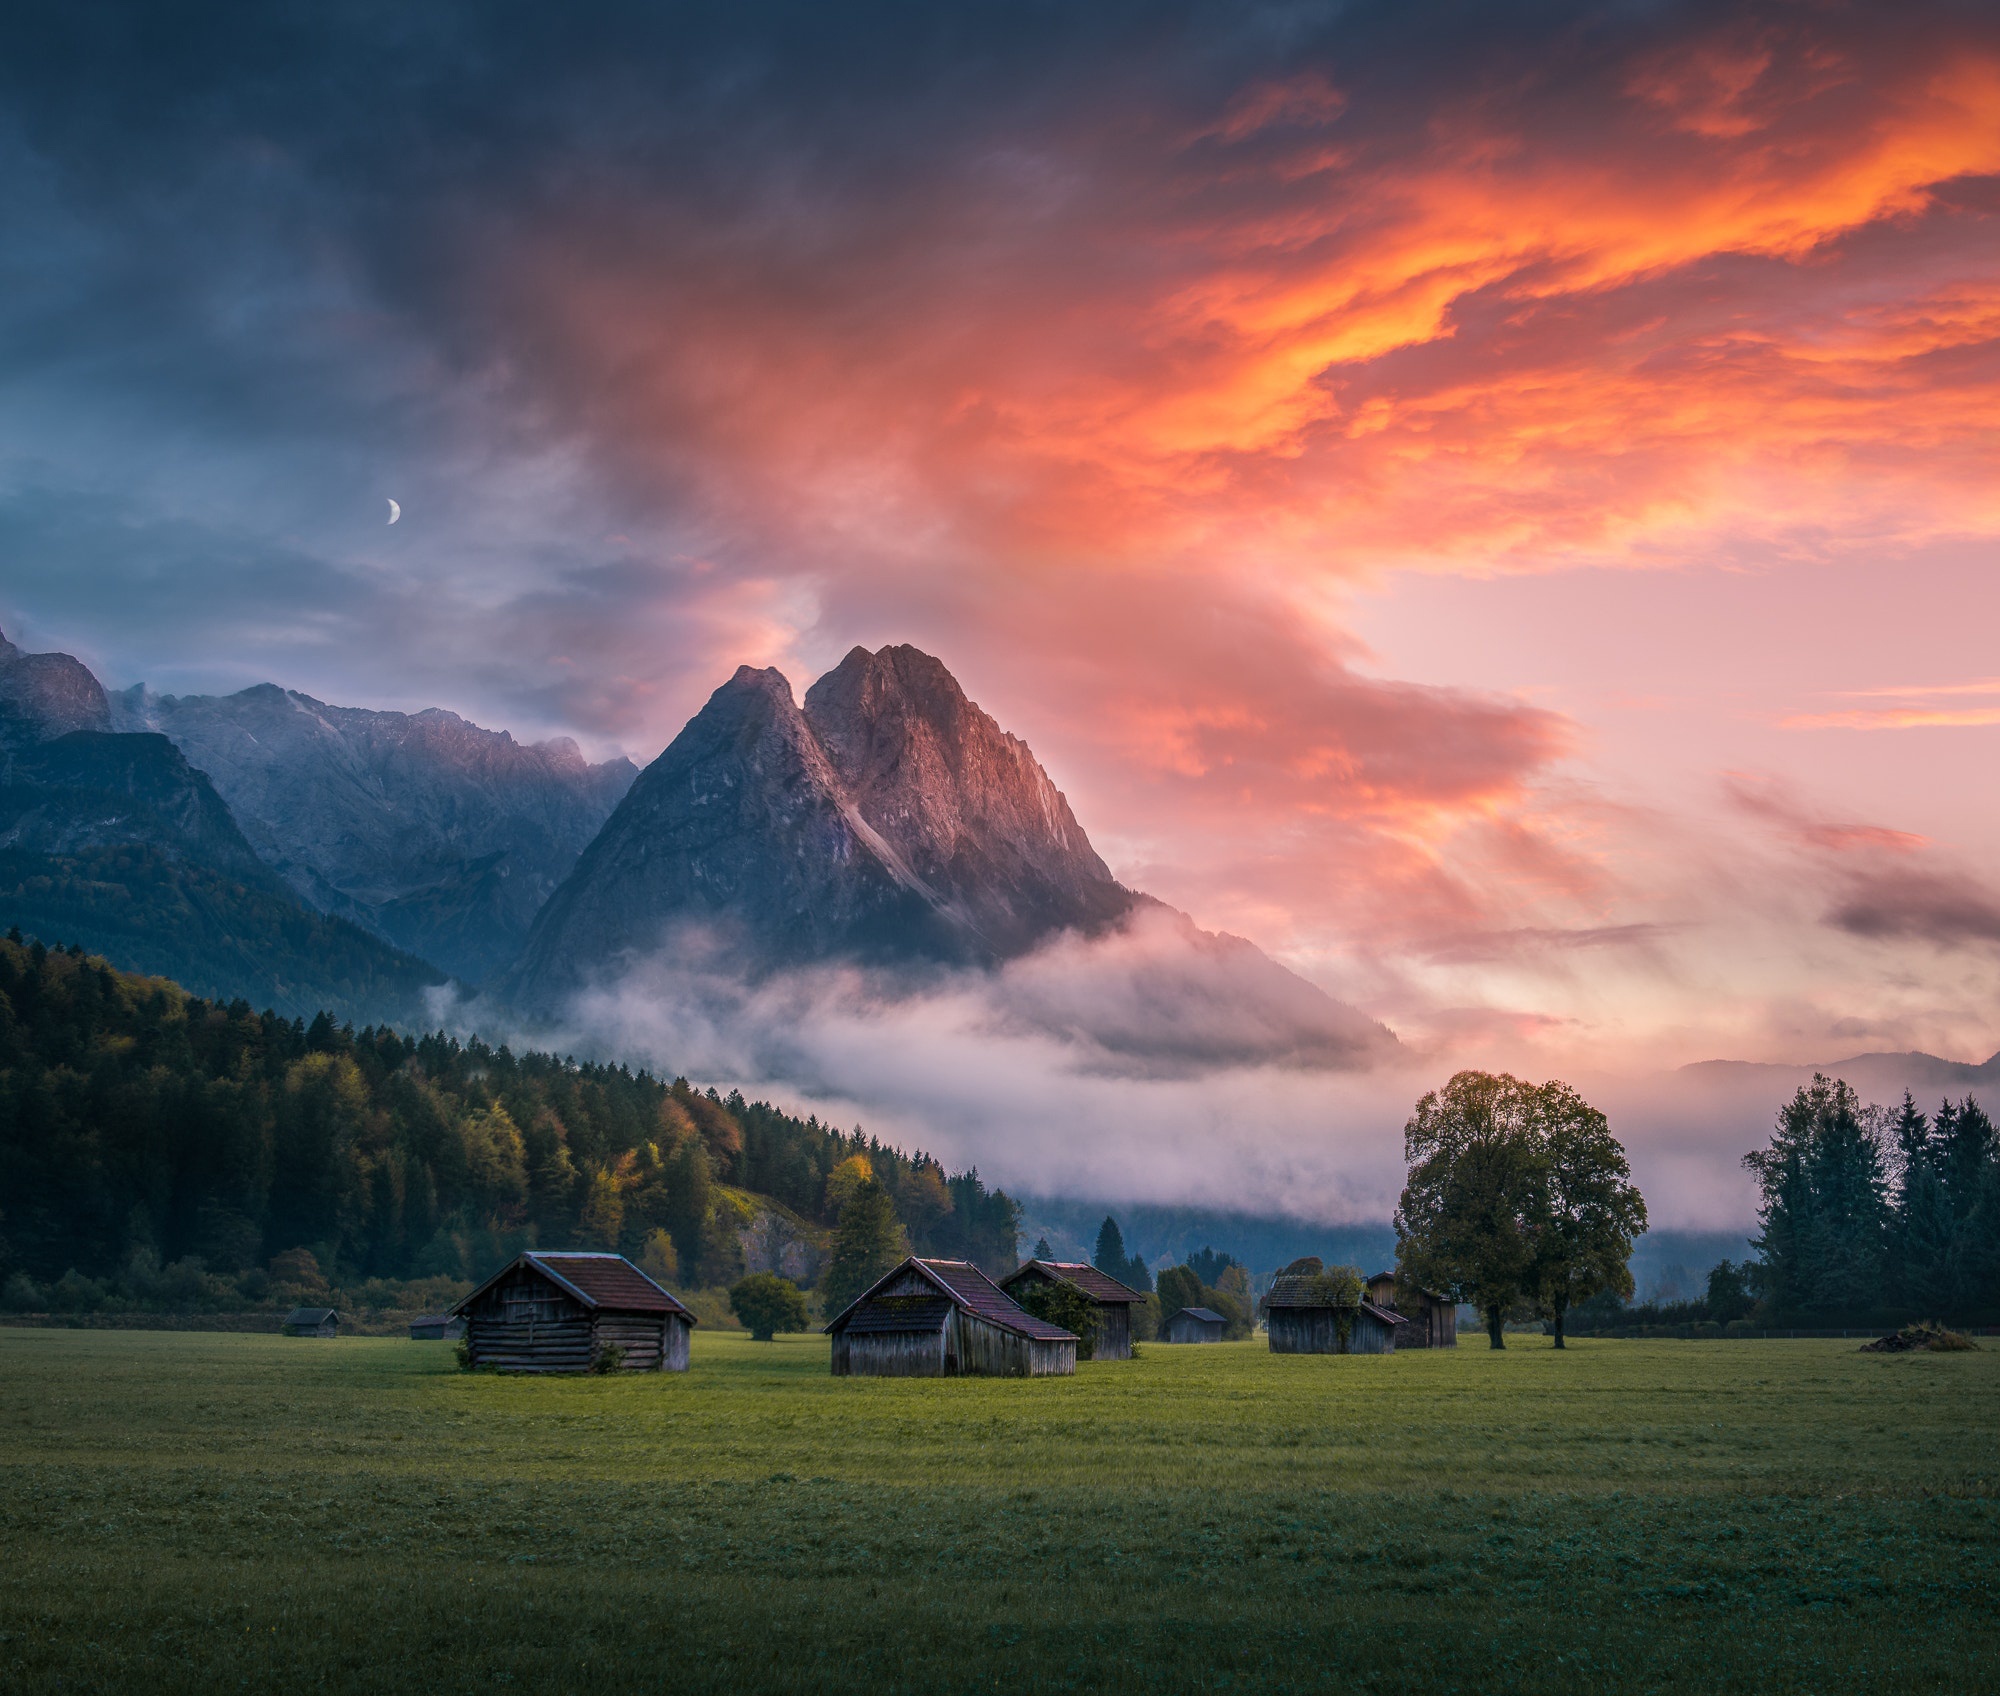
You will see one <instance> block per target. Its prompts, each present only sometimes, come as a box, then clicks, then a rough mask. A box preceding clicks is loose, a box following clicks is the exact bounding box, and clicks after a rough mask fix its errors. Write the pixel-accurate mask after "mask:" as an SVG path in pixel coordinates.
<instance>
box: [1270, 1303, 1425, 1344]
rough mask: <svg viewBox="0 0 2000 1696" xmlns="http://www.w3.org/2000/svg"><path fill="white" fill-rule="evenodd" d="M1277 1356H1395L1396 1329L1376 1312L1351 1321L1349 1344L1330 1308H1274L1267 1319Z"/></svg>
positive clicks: (1355, 1316)
mask: <svg viewBox="0 0 2000 1696" xmlns="http://www.w3.org/2000/svg"><path fill="white" fill-rule="evenodd" d="M1265 1324H1266V1326H1267V1327H1268V1329H1269V1333H1270V1338H1271V1352H1272V1353H1273V1354H1394V1353H1395V1352H1396V1328H1395V1327H1394V1326H1392V1325H1385V1324H1383V1323H1382V1321H1381V1320H1379V1319H1377V1318H1376V1317H1375V1316H1374V1315H1373V1314H1372V1313H1367V1312H1363V1311H1360V1310H1356V1311H1355V1312H1353V1313H1352V1314H1351V1315H1350V1316H1349V1318H1348V1330H1347V1345H1346V1347H1344V1348H1343V1347H1342V1346H1341V1342H1340V1327H1339V1325H1338V1323H1337V1322H1336V1318H1335V1314H1334V1310H1333V1309H1332V1308H1330V1307H1274V1308H1272V1309H1271V1310H1270V1311H1269V1313H1268V1314H1266V1316H1265Z"/></svg>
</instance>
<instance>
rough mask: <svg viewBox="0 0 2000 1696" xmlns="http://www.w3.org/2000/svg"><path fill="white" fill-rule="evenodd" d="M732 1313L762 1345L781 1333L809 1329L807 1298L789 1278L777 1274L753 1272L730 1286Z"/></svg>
mask: <svg viewBox="0 0 2000 1696" xmlns="http://www.w3.org/2000/svg"><path fill="white" fill-rule="evenodd" d="M729 1310H730V1312H732V1313H734V1314H735V1315H736V1317H737V1318H738V1319H740V1320H741V1321H742V1322H743V1325H744V1328H745V1329H746V1330H748V1331H749V1333H750V1335H751V1336H752V1337H754V1338H756V1340H757V1341H758V1342H760V1343H768V1342H770V1341H771V1339H772V1338H773V1337H775V1336H776V1335H777V1334H778V1333H779V1332H780V1331H803V1330H805V1329H806V1323H807V1321H806V1298H805V1297H804V1296H803V1295H801V1294H800V1293H799V1287H798V1285H796V1284H795V1283H793V1282H792V1281H791V1279H789V1278H780V1277H779V1276H778V1275H777V1273H775V1272H752V1273H751V1274H750V1275H749V1276H748V1277H745V1278H739V1279H737V1280H736V1282H735V1283H734V1284H732V1285H730V1287H729Z"/></svg>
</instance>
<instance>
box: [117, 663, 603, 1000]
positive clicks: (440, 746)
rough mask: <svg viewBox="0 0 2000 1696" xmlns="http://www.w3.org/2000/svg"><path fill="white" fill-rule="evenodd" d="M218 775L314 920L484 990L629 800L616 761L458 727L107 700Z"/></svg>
mask: <svg viewBox="0 0 2000 1696" xmlns="http://www.w3.org/2000/svg"><path fill="white" fill-rule="evenodd" d="M109 710H110V718H111V723H112V725H113V726H114V727H115V728H116V729H118V730H121V731H126V732H135V731H158V732H160V733H162V734H164V735H165V736H166V737H167V738H168V739H169V740H170V741H171V742H172V743H173V744H174V746H175V747H176V748H178V749H179V750H180V751H181V752H182V753H183V754H185V755H186V756H187V759H188V761H189V762H190V763H191V764H192V765H194V766H196V767H198V768H199V769H200V770H202V771H203V772H205V773H207V774H208V776H209V778H210V779H211V780H212V781H213V783H214V784H215V788H216V791H217V793H218V794H220V795H221V797H222V798H223V800H224V801H226V802H227V803H228V804H229V808H230V811H231V812H232V813H233V814H234V815H235V818H236V821H237V823H238V824H239V825H240V826H241V827H242V831H243V834H244V836H245V837H246V838H247V839H248V840H249V842H250V845H251V847H252V848H253V849H255V851H256V853H257V855H258V857H259V858H260V859H262V860H263V861H264V863H265V864H267V865H269V866H270V867H271V868H272V869H273V870H275V871H276V872H277V873H278V874H279V876H281V877H282V878H283V879H284V880H285V882H286V883H288V884H289V885H290V886H291V888H292V889H293V890H294V891H295V892H296V893H297V894H298V895H299V897H300V898H301V899H302V900H304V901H305V902H306V903H307V904H308V905H310V906H312V907H314V908H317V909H318V910H319V911H321V912H325V913H331V914H336V915H338V916H340V917H342V918H346V919H350V920H352V921H353V922H354V923H355V924H357V925H359V926H361V927H362V929H364V930H367V931H370V932H372V933H373V934H374V935H376V936H378V937H380V938H381V939H382V940H383V941H385V942H388V943H391V944H393V945H394V946H396V947H398V948H401V949H404V950H407V951H408V952H409V953H411V954H415V955H418V956H421V957H422V958H424V959H427V960H429V961H431V962H432V963H434V964H435V965H437V966H439V967H442V968H443V969H444V970H445V971H447V972H449V973H450V974H451V975H452V976H454V977H456V978H459V979H461V980H463V981H465V982H467V983H479V982H481V981H482V980H484V979H485V978H487V977H489V976H490V975H491V974H492V973H494V972H496V971H498V970H499V969H500V968H501V967H503V966H505V965H506V964H507V963H508V962H509V961H511V960H512V959H513V958H514V956H515V955H516V954H518V953H519V952H520V949H521V945H522V943H523V942H524V941H526V939H527V935H528V929H529V926H530V925H532V924H533V922H534V918H535V915H536V913H538V912H539V911H540V910H541V907H542V904H543V903H544V902H545V901H547V900H548V898H549V896H550V895H551V894H552V893H553V892H554V890H555V888H556V886H557V885H558V884H559V883H561V881H562V880H563V878H564V877H565V876H566V875H567V874H568V872H569V870H570V868H571V867H573V866H574V865H575V864H576V859H577V856H578V855H579V854H581V853H582V852H583V850H584V848H585V847H586V846H587V845H588V844H589V842H590V840H591V838H592V837H594V836H595V835H596V834H597V831H598V828H599V827H600V826H601V825H602V824H603V823H604V821H605V819H606V818H607V817H608V816H609V815H610V812H611V809H612V808H613V807H614V806H616V805H617V803H618V800H619V798H620V797H621V796H623V795H624V793H625V791H626V790H627V789H628V788H630V787H631V784H632V779H633V778H634V777H635V776H636V775H637V768H636V767H634V766H633V764H632V762H631V761H630V760H628V759H625V758H623V757H620V758H618V759H614V760H607V761H605V762H604V763H603V764H601V765H592V764H590V763H588V762H587V761H586V760H585V759H584V757H583V755H582V753H581V752H580V751H579V750H578V748H577V745H576V744H575V743H574V742H572V741H570V740H569V739H568V738H567V737H563V738H559V739H557V740H555V741H550V742H539V743H532V744H523V743H520V742H516V741H515V740H514V738H513V737H512V736H510V735H508V733H507V732H506V731H504V730H484V729H481V728H480V727H479V726H478V725H476V724H468V723H467V722H466V721H465V720H464V719H462V718H460V717H459V716H458V715H457V714H456V713H450V712H445V711H443V710H441V709H439V708H435V707H434V708H431V709H430V710H428V711H425V712H419V713H398V712H374V711H369V710H366V709H363V708H358V707H334V706H328V705H327V704H326V703H325V702H323V701H316V700H314V699H313V698H312V697H311V696H310V695H302V694H300V693H299V692H298V691H296V690H291V689H280V688H278V687H277V686H276V685H274V684H269V683H264V684H259V685H257V686H256V687H255V688H251V689H244V690H241V691H239V692H238V693H236V694H234V695H223V696H215V695H155V694H152V693H150V692H149V691H148V690H146V689H145V687H144V686H143V685H141V686H137V687H134V688H132V689H129V690H125V691H123V692H121V693H119V694H116V695H113V696H111V697H110V698H109Z"/></svg>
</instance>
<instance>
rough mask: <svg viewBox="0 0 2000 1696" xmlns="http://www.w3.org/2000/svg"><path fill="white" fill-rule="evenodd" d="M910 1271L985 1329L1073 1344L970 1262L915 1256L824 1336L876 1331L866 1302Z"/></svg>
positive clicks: (875, 1286) (842, 1315)
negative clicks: (985, 1325)
mask: <svg viewBox="0 0 2000 1696" xmlns="http://www.w3.org/2000/svg"><path fill="white" fill-rule="evenodd" d="M912 1269H914V1270H915V1271H916V1272H917V1274H918V1275H919V1276H920V1277H922V1278H923V1279H924V1280H925V1281H926V1282H927V1283H929V1284H930V1285H931V1286H932V1287H933V1288H934V1289H936V1290H937V1291H938V1292H939V1294H941V1295H942V1296H943V1297H944V1298H945V1299H946V1300H947V1301H949V1302H950V1303H951V1304H952V1305H953V1306H954V1307H958V1308H962V1309H963V1310H964V1311H965V1312H967V1313H970V1314H972V1315H973V1316H974V1317H975V1318H979V1319H984V1320H985V1321H986V1322H987V1323H988V1324H989V1325H998V1326H999V1327H1000V1328H1001V1329H1002V1330H1006V1331H1014V1332H1017V1333H1018V1334H1019V1335H1021V1336H1023V1337H1031V1338H1033V1339H1034V1340H1035V1341H1036V1342H1038V1343H1073V1342H1075V1341H1076V1336H1075V1333H1074V1332H1070V1331H1065V1330H1064V1329H1063V1328H1062V1327H1061V1326H1060V1325H1051V1324H1050V1323H1049V1322H1048V1321H1047V1320H1046V1319H1037V1318H1036V1317H1035V1316H1034V1315H1033V1314H1032V1313H1030V1312H1029V1311H1028V1310H1027V1309H1026V1308H1024V1307H1023V1306H1021V1304H1020V1303H1019V1302H1017V1301H1015V1300H1014V1298H1013V1297H1012V1296H1010V1295H1009V1294H1008V1293H1007V1292H1006V1291H1005V1290H1003V1289H1001V1287H1000V1286H999V1285H998V1284H996V1283H994V1282H993V1280H992V1279H991V1278H989V1277H987V1276H986V1274H985V1273H984V1272H982V1271H980V1270H979V1268H978V1267H977V1266H974V1265H973V1264H972V1262H971V1261H969V1260H919V1259H918V1258H917V1257H916V1256H915V1255H911V1256H910V1258H909V1259H908V1260H905V1261H904V1262H902V1264H901V1265H899V1266H896V1267H894V1268H893V1269H891V1270H890V1271H888V1272H886V1273H884V1274H883V1275H882V1276H881V1277H880V1278H878V1279H876V1280H875V1282H874V1283H872V1284H871V1285H869V1286H868V1288H867V1289H866V1290H864V1291H863V1292H862V1293H861V1294H860V1295H858V1296H856V1297H855V1298H854V1300H853V1301H852V1302H850V1303H849V1304H848V1305H847V1307H845V1308H844V1309H843V1310H842V1311H841V1312H840V1314H839V1315H838V1316H837V1317H836V1318H835V1319H834V1320H833V1321H832V1322H831V1323H830V1324H829V1325H828V1326H827V1328H826V1329H827V1334H828V1335H829V1336H831V1335H832V1334H833V1333H834V1332H836V1331H844V1330H848V1329H850V1328H852V1329H857V1330H866V1329H872V1328H876V1327H873V1326H872V1325H871V1324H870V1321H869V1318H868V1305H869V1298H870V1297H872V1296H873V1295H874V1294H875V1292H876V1291H877V1290H879V1289H881V1288H883V1287H884V1286H885V1285H887V1284H890V1283H892V1282H894V1281H895V1280H896V1279H897V1278H900V1277H901V1276H902V1275H903V1274H904V1273H905V1272H907V1271H910V1270H912ZM899 1299H900V1298H899ZM943 1317H944V1316H943V1314H942V1313H940V1314H939V1315H938V1318H939V1320H940V1321H942V1319H943ZM898 1328H900V1327H898Z"/></svg>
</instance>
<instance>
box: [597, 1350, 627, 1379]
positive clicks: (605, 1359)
mask: <svg viewBox="0 0 2000 1696" xmlns="http://www.w3.org/2000/svg"><path fill="white" fill-rule="evenodd" d="M624 1364H625V1351H624V1349H622V1348H621V1347H619V1345H618V1344H616V1343H606V1344H605V1345H604V1346H603V1347H602V1348H600V1349H599V1350H598V1351H597V1353H595V1354H594V1355H592V1356H591V1357H590V1370H591V1371H593V1372H597V1373H604V1372H616V1371H617V1370H618V1369H619V1367H621V1366H623V1365H624Z"/></svg>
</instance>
